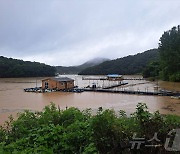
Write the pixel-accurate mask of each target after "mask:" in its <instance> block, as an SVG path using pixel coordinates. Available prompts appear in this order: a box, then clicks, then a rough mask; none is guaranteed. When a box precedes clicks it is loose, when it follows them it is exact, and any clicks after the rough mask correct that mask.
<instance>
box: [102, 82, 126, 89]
mask: <svg viewBox="0 0 180 154" xmlns="http://www.w3.org/2000/svg"><path fill="white" fill-rule="evenodd" d="M126 84H128V83H119V84H116V85H111V86H107V87H103V88H102V89H111V88H116V87H119V86H123V85H126Z"/></svg>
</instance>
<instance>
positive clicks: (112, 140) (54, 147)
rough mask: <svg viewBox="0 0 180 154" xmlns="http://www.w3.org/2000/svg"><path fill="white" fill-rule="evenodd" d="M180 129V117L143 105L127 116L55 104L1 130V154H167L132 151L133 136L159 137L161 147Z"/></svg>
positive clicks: (23, 115)
mask: <svg viewBox="0 0 180 154" xmlns="http://www.w3.org/2000/svg"><path fill="white" fill-rule="evenodd" d="M175 128H180V117H179V116H175V115H161V114H160V113H159V112H158V111H157V112H154V113H150V112H149V111H148V108H147V106H146V104H143V103H139V104H138V105H137V108H136V112H134V113H133V114H131V115H130V116H127V115H126V113H125V112H124V111H119V114H118V113H115V111H113V110H103V109H102V108H99V110H98V112H97V114H96V115H92V114H91V110H90V109H87V110H85V111H80V110H79V109H77V108H69V109H66V110H60V109H57V108H56V107H55V105H54V104H51V105H49V106H46V107H45V109H44V110H43V111H42V112H31V111H25V112H24V113H20V114H19V116H18V119H17V120H13V118H12V117H10V120H9V121H8V122H6V123H5V125H3V126H2V127H1V128H0V153H67V154H69V153H78V154H79V153H82V154H95V153H102V154H106V153H109V154H111V153H112V154H116V153H118V154H119V153H123V154H126V153H129V154H130V153H163V154H164V153H166V151H165V149H164V148H163V146H162V147H158V148H156V149H153V148H148V149H147V148H145V147H141V149H140V150H135V149H134V150H132V149H131V144H130V141H131V140H132V137H133V134H134V133H136V134H137V136H138V137H145V138H146V139H151V138H152V137H153V135H154V133H155V132H157V133H158V139H160V141H161V142H160V144H161V145H163V143H164V142H165V139H166V136H167V134H168V132H169V131H170V130H172V129H175Z"/></svg>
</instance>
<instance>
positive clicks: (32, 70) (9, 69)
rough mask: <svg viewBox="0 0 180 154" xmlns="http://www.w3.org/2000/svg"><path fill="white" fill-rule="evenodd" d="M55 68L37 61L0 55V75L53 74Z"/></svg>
mask: <svg viewBox="0 0 180 154" xmlns="http://www.w3.org/2000/svg"><path fill="white" fill-rule="evenodd" d="M55 71H56V70H55V68H54V67H52V66H49V65H45V64H42V63H38V62H30V61H23V60H17V59H12V58H6V57H3V56H1V57H0V77H1V78H6V77H37V76H54V75H55Z"/></svg>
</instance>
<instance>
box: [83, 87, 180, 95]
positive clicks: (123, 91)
mask: <svg viewBox="0 0 180 154" xmlns="http://www.w3.org/2000/svg"><path fill="white" fill-rule="evenodd" d="M81 90H83V91H89V92H106V93H121V94H136V95H153V96H154V95H156V96H180V93H179V92H171V91H168V92H165V91H164V92H161V91H160V92H145V91H130V90H112V89H92V88H82V89H81Z"/></svg>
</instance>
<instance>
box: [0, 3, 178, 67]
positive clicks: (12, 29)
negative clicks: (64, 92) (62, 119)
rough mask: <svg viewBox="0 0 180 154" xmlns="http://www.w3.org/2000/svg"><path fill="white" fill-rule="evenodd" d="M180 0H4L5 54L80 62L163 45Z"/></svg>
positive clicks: (1, 41)
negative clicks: (161, 42)
mask: <svg viewBox="0 0 180 154" xmlns="http://www.w3.org/2000/svg"><path fill="white" fill-rule="evenodd" d="M178 24H180V1H179V0H0V55H2V56H6V57H12V58H19V59H23V60H30V61H39V62H43V63H46V64H50V65H66V66H68V65H78V64H81V63H83V62H85V61H87V60H89V59H93V58H95V57H105V58H110V59H113V58H118V57H123V56H127V55H130V54H131V55H132V54H136V53H138V52H143V51H145V50H148V49H151V48H156V47H158V41H159V38H160V37H161V35H162V33H163V32H164V31H166V30H169V29H171V28H172V27H173V26H177V25H178Z"/></svg>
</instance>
